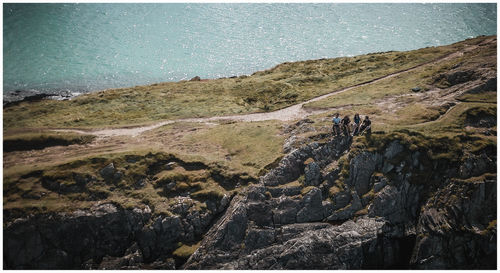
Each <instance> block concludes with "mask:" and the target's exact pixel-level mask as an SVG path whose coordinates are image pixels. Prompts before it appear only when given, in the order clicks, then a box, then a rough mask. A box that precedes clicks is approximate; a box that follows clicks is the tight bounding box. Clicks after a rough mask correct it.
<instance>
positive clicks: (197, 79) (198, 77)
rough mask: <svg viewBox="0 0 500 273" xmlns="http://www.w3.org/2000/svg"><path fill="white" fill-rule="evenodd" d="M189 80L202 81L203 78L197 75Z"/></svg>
mask: <svg viewBox="0 0 500 273" xmlns="http://www.w3.org/2000/svg"><path fill="white" fill-rule="evenodd" d="M189 81H192V82H194V81H201V78H200V76H195V77H193V78H191V79H190V80H189Z"/></svg>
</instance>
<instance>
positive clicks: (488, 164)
mask: <svg viewBox="0 0 500 273" xmlns="http://www.w3.org/2000/svg"><path fill="white" fill-rule="evenodd" d="M495 169H496V166H495V162H493V160H491V159H490V158H489V157H488V156H487V155H486V154H485V153H481V154H480V155H469V156H468V157H467V158H466V159H465V160H464V161H463V163H462V165H461V166H460V169H459V174H460V177H462V178H468V177H472V176H478V175H481V174H483V173H485V172H495Z"/></svg>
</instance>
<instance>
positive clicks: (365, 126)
mask: <svg viewBox="0 0 500 273" xmlns="http://www.w3.org/2000/svg"><path fill="white" fill-rule="evenodd" d="M359 131H360V135H363V134H364V133H365V132H366V134H367V135H370V134H371V133H372V121H371V120H370V118H369V117H368V116H366V117H365V120H363V123H362V124H361V128H360V129H359Z"/></svg>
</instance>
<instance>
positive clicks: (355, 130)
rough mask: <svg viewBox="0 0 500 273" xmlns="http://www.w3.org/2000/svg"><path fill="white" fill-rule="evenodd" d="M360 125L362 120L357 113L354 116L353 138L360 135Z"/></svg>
mask: <svg viewBox="0 0 500 273" xmlns="http://www.w3.org/2000/svg"><path fill="white" fill-rule="evenodd" d="M360 123H361V118H360V117H359V114H358V113H356V114H355V115H354V124H353V128H352V136H356V135H358V133H359V125H360Z"/></svg>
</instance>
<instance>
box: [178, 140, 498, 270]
mask: <svg viewBox="0 0 500 273" xmlns="http://www.w3.org/2000/svg"><path fill="white" fill-rule="evenodd" d="M349 146H350V142H349V140H347V139H334V140H333V141H331V142H328V143H326V144H318V143H313V144H310V145H307V146H305V147H303V148H300V149H297V150H294V151H293V152H291V153H290V154H289V155H288V156H286V157H285V158H283V160H282V161H281V163H280V165H279V166H278V167H277V168H276V169H274V170H272V171H271V172H270V173H268V174H267V175H266V176H264V177H262V178H261V181H260V184H259V185H252V186H250V187H249V188H248V190H247V191H246V192H245V193H244V194H242V195H239V196H237V197H236V198H234V199H233V200H232V202H231V204H230V206H229V208H228V209H227V210H226V213H225V214H224V216H223V217H222V218H221V219H220V220H219V221H218V222H217V223H216V224H215V225H214V226H213V227H212V228H211V229H210V231H209V232H208V233H207V234H206V235H205V238H204V239H203V241H202V243H201V245H200V247H199V248H198V250H197V251H196V252H195V253H194V254H193V255H192V256H191V257H190V258H189V260H188V262H187V263H186V264H185V266H184V268H186V269H382V268H387V269H394V268H400V269H410V268H413V269H494V268H496V174H495V175H491V176H488V175H486V176H480V177H477V176H478V175H480V174H484V173H489V172H492V173H495V170H496V164H495V162H496V157H495V155H494V153H487V152H481V153H480V155H467V156H464V157H465V159H464V160H459V161H457V162H450V161H448V160H434V161H431V160H430V158H428V156H427V155H426V154H424V153H423V151H411V150H409V147H406V146H405V145H403V144H401V143H400V141H399V140H393V141H391V142H389V143H388V144H387V145H385V146H384V148H382V149H381V150H377V151H366V150H361V151H360V150H357V151H352V150H349ZM345 153H346V154H345ZM342 157H344V158H348V159H350V160H348V161H347V162H345V160H344V163H342V162H339V161H343V159H342ZM343 170H348V171H347V172H344V171H343ZM343 172H344V173H343ZM301 174H304V175H303V181H302V184H301V186H297V185H295V184H294V183H293V182H292V181H294V180H296V179H299V180H300V175H301ZM343 176H344V177H345V180H343V179H342V177H343Z"/></svg>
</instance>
